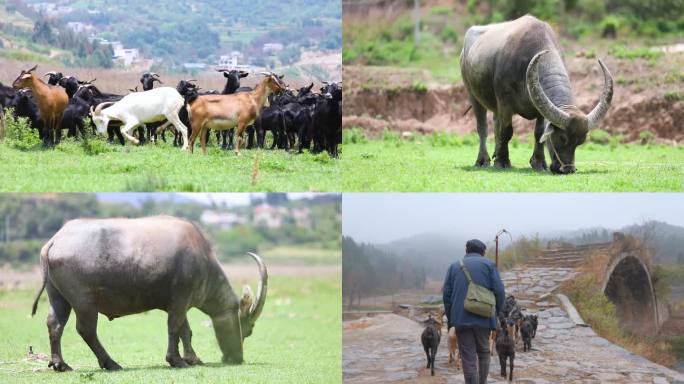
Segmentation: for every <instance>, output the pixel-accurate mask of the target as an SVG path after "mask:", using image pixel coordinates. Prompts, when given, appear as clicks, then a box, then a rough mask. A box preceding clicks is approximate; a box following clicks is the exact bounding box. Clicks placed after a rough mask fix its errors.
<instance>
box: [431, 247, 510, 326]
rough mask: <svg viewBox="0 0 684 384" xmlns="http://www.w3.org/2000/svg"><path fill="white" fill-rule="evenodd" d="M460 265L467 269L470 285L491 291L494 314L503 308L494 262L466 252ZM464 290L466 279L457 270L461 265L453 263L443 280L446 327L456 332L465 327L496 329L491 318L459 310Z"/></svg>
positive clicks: (503, 295) (501, 288) (461, 306)
mask: <svg viewBox="0 0 684 384" xmlns="http://www.w3.org/2000/svg"><path fill="white" fill-rule="evenodd" d="M463 263H464V264H465V266H466V268H468V272H470V276H471V277H472V279H473V282H475V283H476V284H479V285H482V286H484V287H487V288H488V289H489V290H491V291H492V292H494V296H495V297H496V313H499V311H501V309H503V304H504V297H505V292H504V286H503V283H502V282H501V277H500V276H499V271H498V270H497V269H496V266H495V265H494V262H493V261H491V260H489V259H487V258H486V257H483V256H481V255H479V254H477V253H468V254H466V255H465V257H464V258H463ZM467 291H468V280H467V279H466V277H465V274H463V271H462V270H461V263H460V262H455V263H453V264H451V266H450V267H449V271H448V272H447V275H446V278H445V279H444V296H443V300H444V312H445V313H446V315H447V320H448V321H449V327H454V326H455V327H456V330H457V331H458V330H459V329H462V328H468V327H481V328H489V329H492V330H493V329H496V317H495V316H492V317H482V316H478V315H475V314H472V313H470V312H468V311H466V310H465V309H464V308H463V303H464V301H465V297H466V292H467Z"/></svg>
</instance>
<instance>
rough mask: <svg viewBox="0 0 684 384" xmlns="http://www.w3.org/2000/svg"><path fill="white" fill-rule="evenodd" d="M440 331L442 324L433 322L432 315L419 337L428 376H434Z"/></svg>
mask: <svg viewBox="0 0 684 384" xmlns="http://www.w3.org/2000/svg"><path fill="white" fill-rule="evenodd" d="M441 331H442V323H441V322H438V321H437V320H435V319H434V318H433V317H432V315H431V316H430V318H429V319H428V320H427V327H425V330H424V331H423V334H422V335H421V336H420V341H421V342H422V343H423V349H425V355H426V356H427V367H426V368H430V375H432V376H434V375H435V356H437V348H438V347H439V339H440V335H441V333H442V332H441Z"/></svg>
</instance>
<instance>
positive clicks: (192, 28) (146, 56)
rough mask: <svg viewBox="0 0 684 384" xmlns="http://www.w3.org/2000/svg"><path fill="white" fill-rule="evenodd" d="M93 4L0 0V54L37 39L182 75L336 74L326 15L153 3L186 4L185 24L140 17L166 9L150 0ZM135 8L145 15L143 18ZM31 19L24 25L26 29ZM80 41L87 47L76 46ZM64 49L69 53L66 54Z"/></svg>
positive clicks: (336, 41)
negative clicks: (271, 15) (281, 16)
mask: <svg viewBox="0 0 684 384" xmlns="http://www.w3.org/2000/svg"><path fill="white" fill-rule="evenodd" d="M208 3H212V2H208ZM322 3H325V2H322ZM97 4H98V3H97V2H92V1H85V0H54V1H33V0H2V1H0V17H1V18H2V20H3V21H1V22H0V47H2V46H6V47H7V48H10V49H11V50H14V51H16V52H5V53H4V54H2V55H0V56H5V57H10V54H11V56H20V57H21V56H25V55H26V54H28V53H29V52H35V50H36V49H38V48H39V46H41V45H48V46H50V47H49V48H48V47H46V49H43V48H42V47H41V49H39V51H40V53H41V54H43V55H45V53H47V52H49V54H48V56H49V57H50V58H55V59H58V60H60V61H62V62H63V63H64V64H67V65H74V64H76V65H78V66H82V65H84V64H85V66H100V67H105V68H109V67H115V68H121V69H129V70H136V71H140V70H143V71H144V70H162V71H163V70H164V69H166V70H173V71H177V72H187V73H198V72H203V71H213V70H215V69H239V70H246V71H249V72H256V71H259V70H261V69H263V68H280V69H281V71H282V70H283V69H286V68H293V69H294V68H296V69H294V70H290V76H293V74H294V75H297V77H299V76H300V75H301V76H304V77H318V78H320V79H321V80H323V79H325V80H330V79H336V78H341V64H340V61H341V37H335V35H339V34H340V33H339V31H340V28H341V22H340V20H339V19H335V18H334V17H330V16H329V15H321V16H320V17H316V15H311V16H300V17H299V19H297V20H291V21H290V22H288V23H285V22H284V21H275V20H274V21H272V22H267V23H264V22H262V21H259V22H251V21H250V20H251V19H250V17H253V16H249V15H250V14H249V13H245V16H244V17H245V18H247V19H246V20H245V19H238V18H237V17H236V16H234V15H232V14H231V13H230V12H229V11H225V14H220V13H223V11H217V10H215V9H213V8H211V9H208V8H209V7H210V5H212V4H205V3H202V4H199V3H198V4H195V3H194V2H192V1H188V2H182V3H173V4H171V3H169V4H166V5H167V6H166V7H165V4H158V6H159V8H172V9H173V8H177V9H179V10H182V9H183V7H184V6H188V5H190V8H189V9H188V10H187V11H188V12H189V14H190V15H191V16H189V17H191V19H189V20H188V21H190V22H188V23H186V22H185V21H184V20H182V19H181V18H180V17H181V15H180V14H178V15H175V13H173V14H174V15H175V17H177V18H178V19H176V20H160V24H159V25H157V23H154V22H152V21H153V20H146V19H150V18H151V16H152V15H153V16H154V17H157V18H162V17H164V16H163V15H162V14H161V13H164V12H170V10H169V9H165V10H164V11H163V12H157V10H153V9H151V8H150V7H153V5H152V3H144V2H140V3H138V2H136V3H134V4H123V3H122V4H108V5H107V7H106V8H104V9H98V7H97ZM331 4H332V3H331ZM319 7H322V6H320V5H319ZM3 8H4V9H3ZM228 8H230V7H228ZM321 9H325V8H323V7H322V8H321ZM232 12H234V11H232ZM340 12H341V11H340ZM136 13H141V15H137V16H139V17H140V19H142V20H138V19H134V18H131V20H127V19H126V18H127V15H131V16H134V15H136ZM157 13H160V14H159V15H157ZM181 13H182V12H181ZM334 13H335V11H334V10H333V11H332V14H334ZM143 14H144V15H145V16H148V15H149V16H150V17H143ZM207 14H211V15H212V19H211V20H207V21H206V22H205V23H192V22H191V21H195V20H197V21H199V20H203V21H204V20H205V19H206V15H207ZM5 15H6V16H7V17H4V16H5ZM340 15H341V13H340ZM151 22H152V23H151ZM31 24H32V28H28V27H29V25H31ZM130 24H135V25H136V28H131V25H130ZM138 26H139V28H138ZM335 32H336V33H335ZM17 35H22V36H23V37H25V40H26V41H24V42H21V43H19V42H18V39H16V38H15V37H16V36H17ZM62 35H70V36H71V35H74V36H75V37H74V38H70V37H62ZM189 37H190V38H189ZM79 39H82V40H87V43H85V44H84V43H78V42H77V43H75V44H71V43H70V42H69V43H66V46H64V47H61V45H65V43H63V42H62V40H79ZM54 41H59V44H58V45H60V47H58V48H62V49H65V50H67V51H70V52H60V51H59V50H56V49H54V48H55V47H54V44H51V43H52V42H54ZM83 45H86V46H87V47H86V48H85V49H84V48H83ZM97 50H101V51H103V52H104V56H106V58H99V57H98V59H99V60H98V61H95V60H93V59H92V58H91V59H90V60H86V59H87V56H95V55H93V54H94V53H95V51H97ZM72 55H73V56H77V57H76V58H70V56H72ZM105 61H106V62H105Z"/></svg>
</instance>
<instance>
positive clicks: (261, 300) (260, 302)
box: [247, 252, 268, 324]
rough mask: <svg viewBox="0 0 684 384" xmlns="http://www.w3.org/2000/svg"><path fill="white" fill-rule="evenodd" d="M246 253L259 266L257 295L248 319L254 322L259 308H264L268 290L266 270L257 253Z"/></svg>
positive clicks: (259, 310)
mask: <svg viewBox="0 0 684 384" xmlns="http://www.w3.org/2000/svg"><path fill="white" fill-rule="evenodd" d="M247 254H249V255H250V256H252V257H253V258H254V261H256V263H257V265H258V266H259V276H260V279H259V287H258V288H257V297H256V300H255V301H254V303H253V304H252V307H251V308H250V309H249V321H250V322H251V323H252V324H254V323H255V322H256V321H257V319H258V318H259V315H260V314H261V310H262V309H264V304H265V303H266V291H267V290H268V289H267V288H268V272H267V271H266V265H265V264H264V261H263V260H262V259H261V257H260V256H259V255H257V254H256V253H252V252H247Z"/></svg>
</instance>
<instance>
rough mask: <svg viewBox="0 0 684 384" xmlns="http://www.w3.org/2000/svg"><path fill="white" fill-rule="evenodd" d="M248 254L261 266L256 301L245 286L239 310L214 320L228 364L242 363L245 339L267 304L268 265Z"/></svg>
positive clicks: (225, 361) (217, 336)
mask: <svg viewBox="0 0 684 384" xmlns="http://www.w3.org/2000/svg"><path fill="white" fill-rule="evenodd" d="M248 253H249V255H250V256H252V257H253V258H254V260H255V261H256V263H257V265H258V266H259V276H260V280H259V287H258V288H257V295H256V299H255V298H254V296H253V294H252V290H251V289H250V288H249V286H245V287H244V288H243V294H242V298H240V301H239V305H238V307H237V308H235V309H234V310H229V311H227V312H225V313H224V314H223V315H221V316H217V317H214V318H212V322H213V324H214V331H215V332H216V338H217V340H218V342H219V346H220V347H221V352H223V362H224V363H227V364H240V363H242V361H243V358H242V342H243V341H244V339H245V337H249V336H250V335H251V334H252V330H253V329H254V324H255V323H256V321H257V319H258V318H259V315H260V314H261V310H262V309H263V308H264V304H265V303H266V291H267V287H268V272H267V271H266V265H265V264H264V262H263V260H262V259H261V257H259V255H257V254H255V253H251V252H248Z"/></svg>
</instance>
